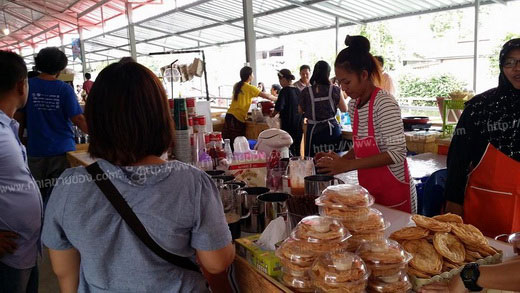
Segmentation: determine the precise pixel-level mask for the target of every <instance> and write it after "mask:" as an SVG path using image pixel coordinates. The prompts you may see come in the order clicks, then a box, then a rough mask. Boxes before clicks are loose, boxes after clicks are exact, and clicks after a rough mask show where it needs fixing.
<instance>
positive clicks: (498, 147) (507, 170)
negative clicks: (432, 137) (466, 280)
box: [445, 38, 520, 237]
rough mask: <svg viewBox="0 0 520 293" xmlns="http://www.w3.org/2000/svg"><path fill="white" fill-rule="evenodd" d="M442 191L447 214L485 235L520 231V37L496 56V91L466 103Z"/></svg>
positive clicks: (453, 143) (506, 44)
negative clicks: (454, 216) (451, 214)
mask: <svg viewBox="0 0 520 293" xmlns="http://www.w3.org/2000/svg"><path fill="white" fill-rule="evenodd" d="M445 190H446V194H445V195H446V199H447V205H446V208H447V210H448V211H451V212H456V213H458V214H462V215H463V216H464V222H466V223H468V224H472V225H474V226H476V227H477V228H479V229H480V230H481V231H482V232H483V233H484V234H485V235H486V236H491V237H494V236H496V235H498V234H509V233H512V232H516V231H520V38H518V39H512V40H510V41H508V42H507V43H505V44H504V46H503V48H502V50H501V52H500V77H499V82H498V87H497V88H494V89H490V90H488V91H486V92H484V93H482V94H479V95H476V96H475V97H474V98H473V99H471V100H470V101H469V102H467V103H466V108H465V110H464V112H463V113H462V116H461V118H460V120H459V123H458V125H457V130H455V136H454V137H453V139H452V142H451V146H450V151H449V154H448V178H447V181H446V187H445Z"/></svg>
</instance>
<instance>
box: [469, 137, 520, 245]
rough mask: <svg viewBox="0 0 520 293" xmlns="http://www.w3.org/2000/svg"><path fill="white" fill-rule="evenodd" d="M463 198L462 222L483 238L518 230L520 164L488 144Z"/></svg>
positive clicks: (473, 171)
mask: <svg viewBox="0 0 520 293" xmlns="http://www.w3.org/2000/svg"><path fill="white" fill-rule="evenodd" d="M464 198H465V199H464V222H467V223H469V224H472V225H474V226H475V227H477V228H479V229H480V231H482V233H484V234H485V235H486V236H489V237H495V236H496V235H498V234H504V233H505V234H509V233H512V232H516V231H520V162H517V161H515V160H513V159H512V158H510V157H508V156H506V155H505V154H504V153H502V152H500V151H499V150H498V149H496V148H495V147H494V146H493V145H491V144H488V146H487V148H486V152H485V153H484V155H483V156H482V159H480V162H479V163H478V165H477V167H476V168H475V169H473V170H472V171H471V173H470V174H469V178H468V184H467V185H466V194H465V196H464Z"/></svg>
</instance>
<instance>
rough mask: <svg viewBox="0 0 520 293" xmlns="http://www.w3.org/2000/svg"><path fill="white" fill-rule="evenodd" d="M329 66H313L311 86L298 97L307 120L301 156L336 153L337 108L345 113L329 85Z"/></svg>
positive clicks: (343, 104)
mask: <svg viewBox="0 0 520 293" xmlns="http://www.w3.org/2000/svg"><path fill="white" fill-rule="evenodd" d="M329 76H330V65H329V64H328V63H327V62H325V61H318V63H316V65H314V71H313V72H312V76H311V80H310V83H311V86H309V87H306V88H304V89H303V91H302V92H301V94H300V108H301V111H302V112H303V116H304V117H305V118H307V132H306V135H305V155H306V156H311V157H313V156H314V155H315V154H317V153H319V152H327V151H329V150H330V151H340V150H339V147H340V142H341V126H340V125H339V124H338V121H337V120H336V111H337V110H338V108H339V109H340V110H341V111H342V112H347V104H346V102H345V99H344V98H343V97H342V94H341V90H340V88H339V87H337V86H336V85H333V84H331V83H330V79H329Z"/></svg>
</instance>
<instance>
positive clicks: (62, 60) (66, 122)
mask: <svg viewBox="0 0 520 293" xmlns="http://www.w3.org/2000/svg"><path fill="white" fill-rule="evenodd" d="M67 62H68V60H67V57H66V56H65V54H64V53H63V52H61V51H60V50H59V49H58V48H56V47H48V48H44V49H42V50H41V51H40V52H39V53H38V55H37V56H36V58H35V63H36V67H37V68H38V70H39V71H40V72H41V73H40V75H38V76H37V77H34V78H30V79H29V97H28V100H27V105H26V106H25V108H24V109H23V110H22V111H21V112H22V114H21V115H20V120H19V121H21V122H20V123H21V124H22V127H24V126H25V127H26V128H27V136H28V144H27V152H28V154H29V168H30V169H31V172H32V174H33V175H34V177H35V178H36V180H38V182H40V188H41V189H40V191H41V193H42V196H43V199H44V201H46V200H47V198H48V196H49V195H50V191H51V190H52V186H54V181H55V180H56V179H57V178H58V177H59V176H60V174H61V173H62V172H63V171H64V170H65V169H66V168H68V167H69V163H68V161H67V156H66V153H67V152H70V151H74V150H76V144H75V142H74V133H73V131H72V123H74V124H75V125H77V126H78V127H79V128H80V129H81V130H82V131H83V132H85V133H88V131H87V123H86V121H85V117H84V116H83V113H82V110H81V108H80V106H79V103H78V99H77V97H76V94H75V93H74V89H73V88H72V87H71V86H70V85H68V84H66V83H65V82H63V81H60V80H58V79H57V78H58V76H59V74H60V72H61V71H62V70H63V69H65V67H66V66H67Z"/></svg>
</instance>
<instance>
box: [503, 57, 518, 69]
mask: <svg viewBox="0 0 520 293" xmlns="http://www.w3.org/2000/svg"><path fill="white" fill-rule="evenodd" d="M518 64H520V59H515V58H507V59H506V61H504V65H503V66H504V68H513V67H516V65H518Z"/></svg>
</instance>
